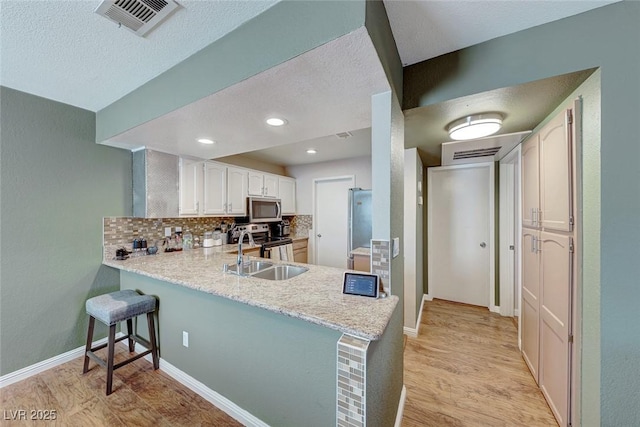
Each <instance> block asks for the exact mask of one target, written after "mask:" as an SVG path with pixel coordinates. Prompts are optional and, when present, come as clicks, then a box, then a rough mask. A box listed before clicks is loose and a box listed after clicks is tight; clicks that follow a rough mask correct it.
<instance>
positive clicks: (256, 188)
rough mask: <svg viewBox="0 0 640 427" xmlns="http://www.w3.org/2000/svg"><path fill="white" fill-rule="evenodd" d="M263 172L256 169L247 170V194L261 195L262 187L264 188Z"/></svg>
mask: <svg viewBox="0 0 640 427" xmlns="http://www.w3.org/2000/svg"><path fill="white" fill-rule="evenodd" d="M263 181H264V174H263V173H262V172H258V171H249V186H248V189H247V194H248V195H249V196H262V189H263V188H264V184H263Z"/></svg>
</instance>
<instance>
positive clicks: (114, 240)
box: [103, 215, 312, 246]
mask: <svg viewBox="0 0 640 427" xmlns="http://www.w3.org/2000/svg"><path fill="white" fill-rule="evenodd" d="M286 219H288V220H289V221H290V223H291V234H292V235H295V236H299V235H303V236H307V235H308V233H309V229H311V226H312V216H311V215H296V216H292V217H286ZM236 220H237V218H234V217H226V218H225V217H193V218H134V217H105V218H104V220H103V221H104V245H105V246H112V245H116V246H117V245H128V244H131V242H132V241H133V239H135V238H138V237H144V238H145V239H147V241H148V242H150V243H151V242H154V241H156V240H160V239H162V238H164V229H165V227H171V228H172V230H173V231H175V227H176V226H177V227H182V231H183V232H184V231H186V230H189V231H191V233H193V234H194V235H197V236H202V235H203V234H204V232H205V231H212V230H214V229H215V228H217V227H220V224H221V223H222V221H224V222H225V223H226V224H228V225H230V224H231V223H233V222H235V221H236Z"/></svg>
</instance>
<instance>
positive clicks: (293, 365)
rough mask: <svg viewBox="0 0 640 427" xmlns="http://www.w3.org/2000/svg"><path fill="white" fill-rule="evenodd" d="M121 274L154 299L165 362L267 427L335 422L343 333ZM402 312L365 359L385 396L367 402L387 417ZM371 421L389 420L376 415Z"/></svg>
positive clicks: (125, 284) (373, 383)
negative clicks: (186, 335)
mask: <svg viewBox="0 0 640 427" xmlns="http://www.w3.org/2000/svg"><path fill="white" fill-rule="evenodd" d="M121 274H122V277H121V283H122V288H123V289H137V290H139V291H141V292H143V293H146V294H151V295H156V296H157V297H158V298H159V301H160V305H159V310H158V325H159V332H160V333H159V345H160V352H161V357H162V358H163V359H164V360H166V361H168V362H169V363H171V364H172V365H174V366H175V367H177V368H178V369H180V370H182V371H183V372H186V373H187V374H189V375H191V376H193V377H194V378H197V379H198V380H199V381H201V382H202V383H204V384H205V385H206V386H207V387H209V388H211V389H212V390H215V391H216V392H218V393H220V394H222V395H223V396H225V397H226V398H228V399H230V400H231V401H232V402H234V403H235V404H237V405H238V406H240V407H241V408H243V409H245V410H247V411H249V412H250V413H251V414H253V415H254V416H256V417H258V418H260V419H261V420H262V421H264V422H266V423H268V424H269V425H273V426H318V427H324V426H329V425H335V419H336V375H337V374H336V372H337V371H336V345H337V342H338V339H339V338H340V336H341V335H342V334H341V333H340V332H338V331H335V330H333V329H328V328H324V327H321V326H318V325H314V324H311V323H309V322H306V321H303V320H300V319H294V318H291V317H288V316H283V315H279V314H276V313H272V312H270V311H267V310H263V309H260V308H256V307H250V306H248V305H246V304H242V303H239V302H235V301H231V300H228V299H226V298H220V297H217V296H215V295H210V294H206V293H203V292H199V291H195V290H192V289H188V288H185V287H182V286H179V285H174V284H170V283H166V282H162V281H158V280H155V279H151V278H148V277H144V276H139V275H137V274H133V273H128V272H122V273H121ZM238 280H239V281H243V280H244V279H242V278H238ZM400 313H401V311H400V310H398V309H396V312H395V313H394V315H393V318H392V322H391V325H390V326H389V327H388V329H387V331H386V333H385V335H384V336H383V338H382V340H381V341H380V342H379V343H377V344H376V345H375V348H376V349H377V351H376V352H375V354H374V356H373V357H372V359H371V360H370V362H369V363H370V365H369V367H370V368H371V369H372V372H374V373H375V374H374V375H373V376H372V377H371V378H370V379H369V378H368V381H369V387H371V389H372V390H386V393H385V394H382V395H380V394H376V393H373V394H371V396H370V397H371V400H369V401H368V404H371V405H373V406H376V407H380V411H381V414H379V416H380V417H382V419H384V420H387V419H389V417H390V416H395V411H396V409H397V406H398V402H397V399H396V400H395V401H394V399H390V398H389V395H390V393H391V392H393V394H391V395H393V396H395V395H396V393H395V392H396V390H397V389H398V382H399V387H400V388H401V387H402V382H401V381H402V365H401V364H400V365H399V366H400V375H399V376H398V375H396V374H397V370H395V369H394V370H392V371H390V373H391V372H393V374H394V377H391V378H389V377H388V376H386V375H385V376H382V375H378V373H379V372H381V371H385V370H388V369H389V367H390V366H391V367H397V366H398V363H394V362H392V361H390V357H393V358H394V359H399V360H402V331H401V324H400V323H399V319H400V317H401V316H400ZM144 327H146V326H144ZM144 327H143V328H144ZM182 331H187V332H188V333H189V348H185V347H183V346H182ZM398 342H399V345H398ZM398 348H399V349H400V353H399V354H398V351H397V349H398ZM399 394H400V392H399V391H397V395H398V396H399ZM368 397H369V396H368ZM391 412H393V415H390V414H391ZM368 425H372V426H380V427H382V426H387V425H389V424H387V423H386V422H385V423H381V422H378V419H377V418H375V419H372V422H371V423H368Z"/></svg>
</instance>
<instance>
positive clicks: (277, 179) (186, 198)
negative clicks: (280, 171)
mask: <svg viewBox="0 0 640 427" xmlns="http://www.w3.org/2000/svg"><path fill="white" fill-rule="evenodd" d="M280 186H282V187H283V188H284V193H283V196H282V197H283V198H284V200H283V201H282V208H283V213H284V214H287V215H293V214H295V209H296V181H295V179H293V178H288V177H282V176H278V175H273V174H267V173H264V172H260V171H254V170H250V169H244V168H241V167H234V166H229V165H227V164H225V163H219V162H215V161H203V160H190V159H184V158H181V159H180V207H179V213H180V215H181V216H198V215H217V216H224V215H229V216H246V215H247V196H260V197H274V198H277V197H279V192H280V190H279V188H280Z"/></svg>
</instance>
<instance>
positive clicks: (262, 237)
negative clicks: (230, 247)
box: [229, 224, 292, 258]
mask: <svg viewBox="0 0 640 427" xmlns="http://www.w3.org/2000/svg"><path fill="white" fill-rule="evenodd" d="M242 231H246V232H247V233H251V236H252V237H253V241H254V243H255V244H257V245H260V257H261V258H270V251H271V250H272V248H275V247H278V246H282V245H287V244H290V243H291V242H292V240H291V239H290V238H289V237H284V236H278V237H276V236H272V235H271V231H270V228H269V225H268V224H242V225H238V226H236V228H235V229H234V230H233V233H232V234H231V240H230V242H229V243H238V237H239V236H240V234H241V233H242ZM244 241H245V242H248V241H249V236H248V234H245V238H244Z"/></svg>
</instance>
